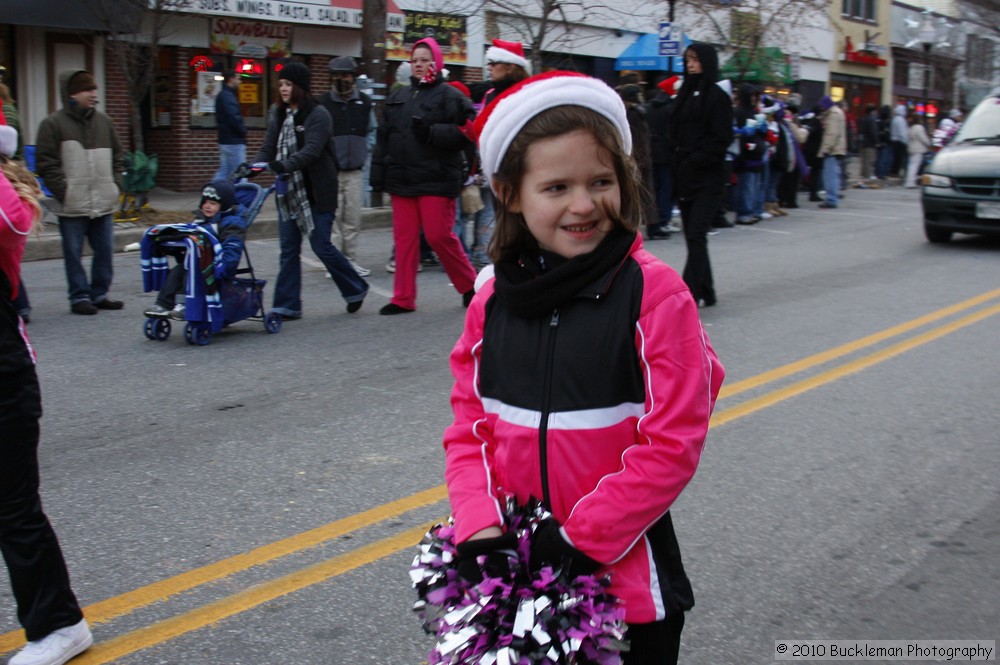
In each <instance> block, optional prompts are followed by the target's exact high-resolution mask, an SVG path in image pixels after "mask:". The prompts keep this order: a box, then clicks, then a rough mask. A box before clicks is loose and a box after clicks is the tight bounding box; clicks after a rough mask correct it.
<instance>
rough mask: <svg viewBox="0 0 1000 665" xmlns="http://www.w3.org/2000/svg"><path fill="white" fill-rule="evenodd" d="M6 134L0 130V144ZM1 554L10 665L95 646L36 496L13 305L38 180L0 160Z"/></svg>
mask: <svg viewBox="0 0 1000 665" xmlns="http://www.w3.org/2000/svg"><path fill="white" fill-rule="evenodd" d="M7 130H10V131H13V130H11V128H10V127H7V126H4V125H0V144H2V143H3V141H4V136H3V134H4V133H6V131H7ZM0 170H2V173H0V433H2V434H0V546H2V548H3V556H4V561H5V562H6V564H7V571H8V573H9V574H10V583H11V587H12V589H13V592H14V599H15V601H16V602H17V616H18V619H19V620H20V621H21V623H22V625H23V626H24V632H25V636H26V637H27V640H28V644H27V645H26V646H25V647H24V648H23V649H21V651H19V652H18V653H17V654H16V655H15V656H14V657H13V658H11V659H10V661H9V662H10V663H11V665H39V664H44V663H65V662H66V661H67V660H69V659H70V658H72V657H73V656H75V655H76V654H78V653H80V652H82V651H84V650H86V649H87V647H89V646H90V644H91V643H92V642H93V637H92V636H91V634H90V629H89V628H88V627H87V621H86V620H85V619H84V618H83V614H82V613H81V611H80V605H79V604H78V603H77V600H76V596H75V595H74V594H73V590H72V589H71V588H70V582H69V573H67V572H66V563H65V561H64V560H63V555H62V550H61V549H60V548H59V541H58V540H57V539H56V534H55V533H54V532H53V530H52V525H51V524H49V520H48V517H46V515H45V513H44V512H43V511H42V502H41V499H40V498H39V495H38V483H39V479H38V435H39V428H38V421H39V418H40V417H41V415H42V398H41V393H40V391H39V388H38V376H37V374H36V373H35V353H34V351H33V349H32V348H31V345H30V343H29V342H28V335H27V333H26V331H25V327H24V321H23V320H22V319H21V317H19V316H18V314H17V312H16V311H15V309H14V306H13V305H12V304H11V299H12V298H13V297H14V296H15V295H16V293H17V288H18V275H19V274H20V268H21V257H22V256H23V254H24V244H25V241H26V240H27V236H28V234H29V233H31V231H32V229H33V227H34V226H35V225H36V224H40V223H41V218H42V211H41V208H40V207H39V205H38V201H37V200H36V197H38V196H40V195H41V191H40V190H39V189H38V184H37V182H36V181H35V177H34V176H33V175H32V174H31V173H30V172H29V171H28V170H27V169H26V168H24V167H23V166H21V164H19V163H17V162H12V161H8V160H7V159H6V158H5V157H2V156H0Z"/></svg>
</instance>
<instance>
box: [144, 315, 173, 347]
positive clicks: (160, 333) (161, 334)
mask: <svg viewBox="0 0 1000 665" xmlns="http://www.w3.org/2000/svg"><path fill="white" fill-rule="evenodd" d="M142 330H143V332H144V333H146V337H147V338H148V339H155V340H156V341H158V342H163V341H165V340H166V339H167V338H168V337H170V321H167V320H166V319H152V318H150V319H146V322H145V323H144V324H143V326H142Z"/></svg>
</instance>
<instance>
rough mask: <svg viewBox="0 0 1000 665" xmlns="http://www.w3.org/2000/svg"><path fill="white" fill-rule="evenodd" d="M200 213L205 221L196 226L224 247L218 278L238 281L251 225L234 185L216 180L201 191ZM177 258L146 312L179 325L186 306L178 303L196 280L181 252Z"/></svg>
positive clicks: (218, 266) (215, 270)
mask: <svg viewBox="0 0 1000 665" xmlns="http://www.w3.org/2000/svg"><path fill="white" fill-rule="evenodd" d="M198 210H199V212H200V214H201V218H200V219H197V220H196V221H195V222H194V223H195V224H196V225H197V226H199V227H207V230H209V231H210V232H211V233H212V235H214V236H215V237H216V238H218V240H219V243H220V244H221V245H222V252H221V256H220V257H218V258H219V260H218V261H216V262H215V268H214V273H215V275H214V276H215V277H216V278H218V279H221V278H224V277H227V278H232V277H234V276H235V275H236V270H237V268H238V267H239V263H240V257H242V255H243V247H244V241H245V240H246V234H247V226H248V225H249V224H248V222H247V210H246V208H245V207H244V206H243V205H241V204H239V203H238V202H237V201H236V190H235V189H234V187H233V185H232V183H230V182H228V181H226V180H213V181H212V182H210V183H208V184H206V185H205V186H204V187H203V188H202V190H201V202H200V204H199V206H198ZM175 257H176V258H177V265H175V266H174V267H173V268H172V269H171V270H170V272H169V273H167V276H166V279H165V281H164V282H163V286H162V287H161V288H160V292H159V294H158V295H157V296H156V303H155V304H154V305H153V306H152V307H150V308H149V309H147V310H146V311H145V312H144V314H145V315H146V316H147V317H150V318H155V317H169V318H171V319H174V320H177V321H183V320H184V319H185V313H184V309H185V305H184V303H183V302H180V303H178V302H177V294H178V293H180V292H183V291H188V290H189V288H188V287H187V282H188V281H189V280H191V279H194V278H195V276H193V275H188V271H187V269H186V268H185V257H184V253H183V250H180V252H179V255H177V254H175Z"/></svg>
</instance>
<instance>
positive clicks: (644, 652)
mask: <svg viewBox="0 0 1000 665" xmlns="http://www.w3.org/2000/svg"><path fill="white" fill-rule="evenodd" d="M683 629H684V613H683V612H681V613H680V614H678V615H677V616H673V617H667V618H666V619H664V620H663V621H656V622H653V623H635V624H629V626H628V630H627V631H626V633H625V637H626V639H628V641H629V651H628V653H626V654H624V657H623V658H622V665H676V663H677V654H678V653H679V652H680V648H681V631H682V630H683Z"/></svg>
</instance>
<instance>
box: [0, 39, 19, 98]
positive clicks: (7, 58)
mask: <svg viewBox="0 0 1000 665" xmlns="http://www.w3.org/2000/svg"><path fill="white" fill-rule="evenodd" d="M13 32H14V31H13V30H11V27H10V26H9V25H0V83H3V84H4V85H6V86H7V87H8V88H9V89H10V94H11V95H13V94H15V93H14V91H15V89H16V87H15V85H14V44H13V39H12V37H13Z"/></svg>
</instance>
